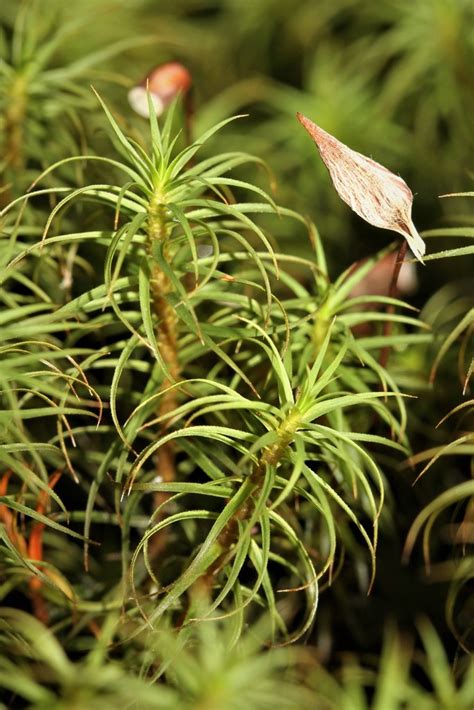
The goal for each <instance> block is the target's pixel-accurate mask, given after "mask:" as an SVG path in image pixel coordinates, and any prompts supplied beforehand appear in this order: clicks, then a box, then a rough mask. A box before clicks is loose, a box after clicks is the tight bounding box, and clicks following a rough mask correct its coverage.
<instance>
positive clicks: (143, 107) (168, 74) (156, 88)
mask: <svg viewBox="0 0 474 710" xmlns="http://www.w3.org/2000/svg"><path fill="white" fill-rule="evenodd" d="M191 84H192V79H191V74H190V72H189V71H188V70H187V69H186V67H184V66H183V65H182V64H179V62H167V63H166V64H160V66H158V67H155V68H154V69H152V70H151V72H149V74H148V75H147V76H146V77H145V78H144V79H143V81H142V82H141V83H140V84H139V85H138V86H135V87H133V89H131V90H130V91H129V92H128V101H129V104H130V106H131V107H132V108H133V110H134V111H135V112H136V113H138V114H139V115H140V116H143V117H144V118H148V116H149V112H148V98H147V89H148V91H149V92H150V98H151V102H152V104H153V106H154V108H155V112H156V115H157V116H160V115H161V114H162V113H163V111H164V110H165V108H166V107H167V106H168V105H169V104H170V103H171V102H172V101H173V99H174V98H175V97H176V96H177V95H178V94H186V93H187V92H188V91H189V89H190V88H191Z"/></svg>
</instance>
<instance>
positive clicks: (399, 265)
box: [380, 239, 408, 367]
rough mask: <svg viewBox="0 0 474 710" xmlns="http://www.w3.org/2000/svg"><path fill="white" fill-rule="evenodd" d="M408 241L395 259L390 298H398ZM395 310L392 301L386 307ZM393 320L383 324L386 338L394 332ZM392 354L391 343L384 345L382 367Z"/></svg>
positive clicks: (381, 354) (381, 353) (381, 357)
mask: <svg viewBox="0 0 474 710" xmlns="http://www.w3.org/2000/svg"><path fill="white" fill-rule="evenodd" d="M407 246H408V245H407V242H406V241H405V239H404V240H403V241H402V243H401V245H400V248H399V250H398V254H397V258H396V260H395V264H394V266H393V272H392V279H391V281H390V288H389V291H388V295H389V296H390V298H396V297H397V293H398V292H397V284H398V277H399V275H400V269H401V268H402V264H403V261H404V259H405V256H406V253H407ZM394 312H395V306H394V305H393V304H392V303H390V304H389V305H388V306H387V308H386V313H387V314H391V313H394ZM392 325H393V323H392V321H391V320H387V321H385V323H384V325H383V336H384V338H388V337H389V336H390V334H391V332H392ZM389 355H390V345H384V347H383V348H382V350H381V352H380V364H381V365H382V367H386V365H387V362H388V358H389Z"/></svg>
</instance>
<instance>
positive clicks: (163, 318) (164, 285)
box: [147, 199, 180, 559]
mask: <svg viewBox="0 0 474 710" xmlns="http://www.w3.org/2000/svg"><path fill="white" fill-rule="evenodd" d="M167 238H168V227H167V219H166V212H165V206H164V205H163V204H162V203H160V202H159V200H158V199H157V200H156V201H152V202H151V204H150V210H149V220H148V242H147V251H148V255H149V257H150V259H152V258H153V254H152V250H153V243H154V242H155V241H159V242H161V243H162V244H165V243H166V240H167ZM164 253H165V257H166V250H164ZM150 289H151V297H152V305H153V312H154V314H155V316H156V319H157V324H156V340H157V343H158V347H159V349H160V353H161V356H162V358H163V361H164V363H165V365H166V367H167V369H168V373H169V376H168V377H166V378H165V379H164V381H163V382H162V385H161V389H162V390H166V389H167V388H168V387H169V386H170V385H171V384H173V383H174V382H176V380H177V379H178V377H179V373H180V366H179V360H178V347H177V345H178V339H177V318H176V313H175V311H174V309H173V307H172V306H171V305H170V304H169V302H168V300H167V298H166V296H167V295H168V294H169V293H170V291H171V290H172V284H171V283H170V280H169V278H168V277H167V275H166V274H165V273H164V272H163V271H162V270H161V268H160V267H159V266H158V264H156V263H155V264H153V266H152V271H151V279H150ZM176 404H177V401H176V390H174V389H173V390H170V391H168V392H165V393H164V394H163V395H162V396H161V397H160V399H159V404H158V409H157V412H156V414H157V416H158V417H164V416H166V415H167V414H169V413H170V412H172V411H173V410H174V409H175V408H176ZM165 430H166V422H163V423H162V425H161V431H160V432H159V435H160V436H161V435H163V434H164V432H165ZM157 475H158V476H159V477H160V479H161V480H162V481H163V482H164V483H170V482H172V481H174V480H175V478H176V466H175V450H174V443H173V442H172V441H169V442H167V443H166V444H164V445H163V446H162V447H161V448H160V453H159V457H158V463H157ZM168 498H169V494H167V493H162V492H159V493H156V494H155V498H154V502H155V505H156V507H157V508H158V507H159V506H161V505H162V504H163V503H164V502H165V501H166V500H167V499H168ZM156 522H158V521H156ZM165 544H166V532H165V531H161V532H160V533H157V534H156V535H155V536H154V537H153V538H152V539H151V541H150V544H149V547H148V550H149V554H150V559H155V558H156V557H157V556H158V555H159V554H160V553H161V552H162V550H163V549H164V546H165Z"/></svg>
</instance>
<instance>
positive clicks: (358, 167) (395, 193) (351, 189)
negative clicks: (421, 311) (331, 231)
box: [296, 113, 425, 261]
mask: <svg viewBox="0 0 474 710" xmlns="http://www.w3.org/2000/svg"><path fill="white" fill-rule="evenodd" d="M296 115H297V118H298V120H299V122H300V123H301V124H302V125H303V126H304V128H306V130H307V131H308V133H309V135H310V136H311V138H312V139H313V140H314V142H315V143H316V145H317V147H318V150H319V154H320V155H321V158H322V160H323V162H324V164H325V165H326V167H327V169H328V170H329V174H330V176H331V179H332V182H333V185H334V187H335V188H336V191H337V193H338V195H339V197H340V198H341V199H342V200H344V202H345V203H346V204H348V205H349V207H350V208H351V209H352V210H354V212H355V213H356V214H358V215H359V217H362V218H363V219H365V221H366V222H368V223H369V224H372V225H373V226H374V227H381V228H384V229H391V230H393V231H394V232H398V233H399V234H402V235H403V236H404V237H405V239H406V240H407V242H408V246H409V247H410V249H411V250H412V252H413V254H414V255H415V256H416V258H417V259H419V260H420V261H423V259H422V257H423V254H424V253H425V243H424V241H423V239H422V238H421V237H420V235H419V234H418V232H417V231H416V228H415V225H414V224H413V221H412V218H411V208H412V204H413V194H412V192H411V190H410V188H409V187H408V185H407V184H406V182H405V181H404V180H402V178H401V177H399V176H398V175H394V173H392V172H390V170H387V168H384V166H383V165H380V163H376V162H375V160H371V159H370V158H366V156H365V155H362V154H361V153H357V152H356V151H355V150H352V149H351V148H348V147H347V146H346V145H344V143H341V142H340V141H338V140H337V139H336V138H334V136H332V135H331V134H330V133H326V131H323V129H322V128H319V126H317V125H316V124H315V123H313V122H312V121H310V120H309V118H306V117H305V116H302V115H301V114H300V113H297V114H296Z"/></svg>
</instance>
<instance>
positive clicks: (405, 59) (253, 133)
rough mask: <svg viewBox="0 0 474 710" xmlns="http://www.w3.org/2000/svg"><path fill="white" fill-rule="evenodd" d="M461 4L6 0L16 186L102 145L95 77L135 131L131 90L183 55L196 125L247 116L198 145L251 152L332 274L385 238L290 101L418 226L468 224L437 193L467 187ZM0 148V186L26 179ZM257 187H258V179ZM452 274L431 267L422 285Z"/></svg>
mask: <svg viewBox="0 0 474 710" xmlns="http://www.w3.org/2000/svg"><path fill="white" fill-rule="evenodd" d="M473 8H474V5H473V3H472V1H471V0H417V1H416V2H413V1H412V0H386V1H384V2H382V3H375V2H372V0H317V1H314V0H294V1H293V2H288V1H287V0H220V1H219V2H217V1H212V0H128V1H126V0H76V2H74V3H65V2H63V1H62V0H60V1H58V0H36V1H33V2H26V3H21V2H17V0H4V2H3V3H2V10H1V15H2V25H3V37H2V45H3V47H2V55H3V63H2V72H1V83H2V86H1V88H2V106H1V109H2V110H1V113H2V115H3V116H5V114H6V113H8V106H9V104H11V97H12V95H13V96H17V93H18V77H19V76H21V77H23V79H24V85H22V90H23V89H24V96H25V102H24V107H23V108H24V112H25V114H26V118H27V120H26V122H25V124H24V126H25V128H24V131H23V135H22V136H21V141H22V153H23V158H24V163H23V167H24V166H25V164H26V166H27V167H28V168H31V172H28V174H27V173H25V171H23V173H22V175H23V182H27V181H28V179H30V178H31V176H32V175H34V174H35V172H36V171H37V169H38V168H40V167H42V165H44V164H47V163H48V161H51V160H54V159H56V158H59V157H63V156H64V155H69V154H73V153H74V151H75V150H77V144H81V145H82V149H83V150H85V151H89V152H90V151H91V150H97V151H100V150H104V146H105V145H106V144H105V143H101V132H100V131H97V127H98V126H103V120H102V117H101V115H100V112H99V110H98V106H97V102H96V100H95V98H94V97H93V95H92V92H91V91H90V89H89V85H90V84H91V83H92V84H94V86H95V87H96V88H97V89H98V90H99V92H100V93H101V94H102V95H103V96H104V98H105V99H106V100H107V101H108V102H109V103H110V104H111V105H112V106H113V107H114V109H115V110H116V111H119V112H120V113H121V114H122V116H123V120H124V122H125V123H126V124H128V126H127V127H128V128H129V129H130V126H134V127H135V128H136V130H137V131H140V130H143V129H146V125H145V121H144V120H143V119H140V118H139V117H136V116H133V115H132V111H131V109H130V108H129V107H128V104H127V100H126V95H127V90H128V88H130V87H131V86H133V85H134V84H135V83H136V82H138V81H140V80H141V79H143V77H144V76H145V75H146V74H147V72H148V71H149V70H150V69H151V68H152V67H153V66H154V65H156V64H159V63H161V62H165V61H170V60H178V61H181V62H182V63H184V64H185V65H186V66H187V67H188V68H189V69H190V71H191V73H192V76H193V80H194V106H195V115H194V122H193V123H194V125H193V132H194V135H195V136H198V135H199V134H200V132H201V131H203V130H204V129H206V128H208V127H209V126H210V125H212V124H214V123H215V122H217V121H218V120H220V119H222V118H224V117H226V116H229V115H232V114H235V113H243V112H244V113H248V114H249V116H248V118H247V119H245V120H242V121H237V122H235V123H233V124H231V126H229V127H228V128H227V129H226V130H225V131H224V132H222V133H221V134H219V136H218V137H216V139H215V141H214V142H213V143H212V144H211V146H210V148H208V149H206V150H211V151H214V150H222V149H238V150H247V151H248V152H251V153H255V154H257V155H258V156H261V157H263V158H264V159H265V160H266V161H267V162H268V164H269V166H270V169H271V171H272V173H273V174H274V176H275V178H276V187H275V191H276V199H277V201H279V202H280V203H282V204H284V205H288V206H291V207H293V208H294V209H297V210H300V211H302V212H303V213H305V214H309V215H310V216H311V217H312V218H313V219H314V221H315V222H316V224H317V226H318V228H319V229H320V231H321V233H322V236H323V238H324V241H325V244H326V248H327V250H328V252H329V257H330V260H331V262H332V263H333V265H334V269H335V271H337V270H339V269H340V268H342V267H345V266H347V264H348V263H350V262H351V261H353V260H354V259H356V258H360V257H361V256H363V255H364V254H365V253H370V252H373V251H375V250H376V249H377V248H379V247H381V246H383V244H384V243H389V242H390V240H391V239H392V235H391V234H390V233H383V232H380V231H379V230H375V229H372V228H370V227H369V226H368V225H366V224H363V223H362V222H361V220H359V219H358V218H357V217H355V216H354V215H353V214H352V213H351V212H350V210H349V209H348V208H347V206H346V205H345V204H343V203H342V202H341V201H340V199H339V197H338V196H337V195H336V193H335V191H334V189H333V188H332V185H331V183H330V180H329V176H328V175H327V173H326V170H325V168H324V166H323V164H322V162H321V160H320V158H319V156H318V155H317V152H316V150H315V147H314V145H313V144H312V143H311V141H310V140H309V138H308V136H307V135H306V134H305V132H304V131H303V129H302V128H301V126H299V125H298V123H297V122H296V120H295V113H296V111H300V112H302V113H303V114H306V115H307V116H309V117H310V118H311V119H312V120H314V121H315V122H317V123H319V124H320V125H321V126H322V127H323V128H325V129H326V130H327V131H329V132H331V133H333V134H334V135H336V136H337V137H338V138H339V139H340V140H342V141H343V142H345V143H347V144H348V145H350V146H351V147H352V148H354V149H355V150H358V151H360V152H362V153H364V154H366V155H368V156H372V157H373V158H374V159H375V160H377V161H379V162H381V163H382V164H384V165H386V166H387V167H388V168H389V169H391V170H392V171H393V172H396V173H399V174H400V175H401V176H402V177H403V178H404V179H405V180H406V181H407V182H408V184H409V185H410V187H411V188H412V191H413V192H414V194H415V203H414V219H415V223H416V224H417V227H418V229H419V230H422V229H428V228H432V227H436V226H440V225H441V224H450V223H452V222H453V219H454V222H455V223H456V224H458V225H459V224H463V223H465V221H469V220H471V219H472V217H471V218H470V217H469V216H468V205H467V203H466V204H464V203H463V201H462V200H456V201H453V200H444V201H443V200H439V199H438V195H440V194H444V193H449V192H455V191H459V190H468V189H471V187H472V172H470V171H471V170H472V157H473V152H474V151H473V133H472V127H471V124H472V116H473V115H474V83H473V65H474V30H473V28H474V24H473V19H474V9H473ZM19 9H20V14H21V11H22V9H23V10H25V11H24V18H23V20H22V21H21V22H19V20H18V13H19ZM15 18H17V19H16V27H14V23H15ZM21 33H23V34H24V35H25V34H26V35H28V37H29V39H28V42H27V43H26V44H27V49H26V56H23V57H19V56H17V57H15V56H12V53H13V54H14V51H15V42H14V41H13V42H12V35H13V36H14V35H15V34H17V35H19V34H21ZM30 35H31V37H30ZM45 43H48V46H51V45H52V47H51V49H49V50H48V51H47V52H44V51H42V47H43V46H44V45H45ZM10 47H13V50H11V49H10ZM23 53H24V52H23ZM35 64H36V68H35V66H34V65H35ZM32 66H33V70H32ZM25 76H26V79H25ZM15 92H17V93H16V94H15ZM4 128H5V125H4ZM3 133H4V141H8V136H7V133H8V131H5V130H4V131H3ZM102 138H103V136H102ZM105 149H106V150H109V148H105ZM3 152H4V155H5V154H6V156H7V158H6V160H5V159H4V164H3V168H4V170H5V171H6V173H7V181H8V182H11V181H13V182H15V180H17V181H18V183H19V188H20V189H21V188H23V187H24V186H25V185H24V184H23V185H22V184H21V183H22V178H21V176H20V174H19V171H18V170H17V171H16V175H15V176H14V177H13V178H12V175H11V172H12V169H13V168H15V167H18V166H19V165H20V163H17V164H16V166H15V165H13V166H12V165H10V166H9V165H8V150H5V146H4V151H3ZM251 178H252V180H255V175H252V176H251ZM261 181H262V183H265V182H266V183H267V184H266V187H268V180H267V176H265V175H263V174H262V176H261ZM453 213H454V215H453ZM277 236H278V237H279V239H280V241H281V244H282V248H284V249H288V248H291V250H292V251H293V252H294V251H297V252H300V253H302V252H305V251H307V249H308V245H307V243H306V242H305V240H304V238H302V239H301V240H298V243H295V238H294V235H292V244H291V246H290V245H288V244H286V243H285V238H287V239H288V238H289V237H288V235H285V234H279V235H277ZM443 246H444V245H443V244H441V243H440V242H438V241H437V243H436V248H438V247H439V248H443ZM449 246H452V243H451V244H449ZM456 261H458V260H456ZM440 268H441V269H442V271H440ZM460 268H461V271H462V270H463V268H464V267H463V266H462V265H460V264H459V263H457V264H456V265H452V264H450V263H449V264H447V265H446V264H443V266H442V267H438V266H437V265H436V264H435V265H434V266H432V268H431V273H430V283H431V285H432V283H433V280H434V281H435V282H440V283H441V282H444V281H445V280H446V272H447V275H448V277H449V276H450V275H453V276H454V275H455V276H458V275H459V269H460ZM424 295H425V294H424Z"/></svg>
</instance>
